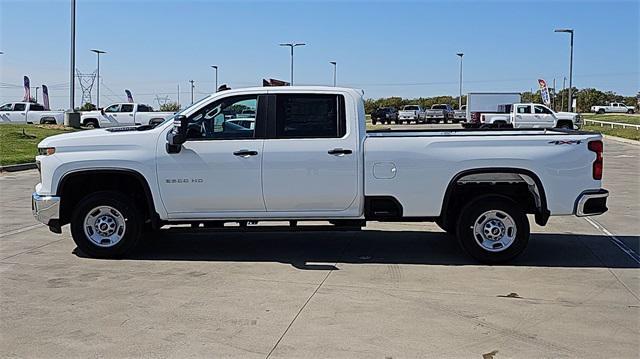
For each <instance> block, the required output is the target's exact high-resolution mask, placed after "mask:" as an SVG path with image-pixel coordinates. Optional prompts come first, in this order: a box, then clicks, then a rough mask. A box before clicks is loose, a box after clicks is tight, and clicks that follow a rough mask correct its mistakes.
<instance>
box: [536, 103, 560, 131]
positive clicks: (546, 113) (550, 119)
mask: <svg viewBox="0 0 640 359" xmlns="http://www.w3.org/2000/svg"><path fill="white" fill-rule="evenodd" d="M533 115H534V119H535V124H534V126H533V127H535V128H553V126H555V122H556V121H555V120H556V119H555V117H554V115H553V112H551V110H550V109H549V108H547V107H546V106H542V105H533Z"/></svg>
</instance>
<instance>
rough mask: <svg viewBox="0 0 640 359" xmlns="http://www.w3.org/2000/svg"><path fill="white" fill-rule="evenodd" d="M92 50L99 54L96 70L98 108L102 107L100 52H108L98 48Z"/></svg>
mask: <svg viewBox="0 0 640 359" xmlns="http://www.w3.org/2000/svg"><path fill="white" fill-rule="evenodd" d="M91 52H95V53H96V55H98V69H97V70H96V71H97V77H98V87H96V97H97V99H96V108H98V109H99V108H100V54H106V52H105V51H102V50H96V49H93V50H91Z"/></svg>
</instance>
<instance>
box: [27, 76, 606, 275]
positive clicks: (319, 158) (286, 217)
mask: <svg viewBox="0 0 640 359" xmlns="http://www.w3.org/2000/svg"><path fill="white" fill-rule="evenodd" d="M247 107H249V108H252V109H255V110H256V111H255V113H256V119H255V126H254V129H250V128H246V127H243V126H239V125H237V124H234V123H227V122H228V121H227V119H226V118H225V117H226V116H225V115H227V114H231V115H233V114H234V113H235V111H237V110H235V109H239V108H247ZM365 121H366V120H365V109H364V100H363V98H362V92H361V91H356V90H353V89H346V88H336V87H296V86H287V87H263V88H247V89H236V90H228V91H223V92H218V93H216V94H213V95H211V96H209V97H207V98H204V99H203V100H201V101H199V102H197V103H196V104H194V105H192V106H191V107H189V108H187V109H185V110H184V111H182V112H181V113H179V114H177V115H176V116H174V117H173V119H169V120H167V121H165V122H164V123H162V124H160V125H158V126H157V127H155V128H151V127H142V128H141V127H137V128H133V127H130V128H113V129H98V130H94V131H89V132H86V131H83V132H76V133H70V134H63V135H57V136H53V137H49V138H46V139H44V140H43V141H42V142H40V144H39V145H38V151H39V153H40V155H39V156H37V157H36V160H37V162H38V164H39V166H38V168H39V169H40V170H41V181H40V183H38V184H37V185H36V188H35V193H34V194H33V196H32V208H33V213H34V216H35V217H36V218H37V219H38V220H39V221H41V222H43V223H45V224H46V225H48V226H49V228H50V229H51V230H52V231H54V232H56V233H61V227H62V226H63V225H66V224H68V223H70V224H71V235H72V237H73V240H74V241H75V242H76V244H77V246H78V247H79V249H80V250H81V251H82V252H83V253H84V254H86V255H89V256H94V257H121V256H124V255H126V254H127V253H128V252H129V251H130V250H132V249H133V248H134V247H135V245H136V243H137V242H138V241H139V239H140V238H141V235H142V232H143V231H152V230H154V229H159V228H160V227H161V226H164V225H175V224H185V223H186V224H189V223H190V224H192V225H193V227H199V226H200V224H204V225H205V226H207V225H211V226H219V225H222V224H223V223H225V222H240V223H241V224H242V223H244V224H246V223H247V222H258V221H290V222H296V221H298V220H315V221H330V222H331V223H333V224H334V225H335V226H336V227H335V228H336V229H340V228H343V226H344V227H347V226H348V227H350V228H353V226H357V227H361V226H364V225H366V221H435V222H436V223H438V224H439V225H440V226H441V227H442V228H443V229H444V230H446V231H447V232H449V233H451V234H454V235H455V236H457V238H458V240H459V241H460V244H461V245H462V247H463V248H464V249H465V250H466V251H467V252H468V253H469V254H470V255H471V256H473V257H474V258H476V259H477V260H479V261H482V262H487V263H497V262H504V261H508V260H510V259H512V258H514V257H515V256H517V255H518V254H520V253H521V252H522V251H523V250H524V249H525V247H526V245H527V242H528V240H529V222H528V219H527V214H528V213H530V214H533V217H534V218H535V221H536V223H538V224H539V225H545V224H546V223H547V220H548V219H549V217H550V216H562V215H577V216H590V215H596V214H601V213H604V212H606V211H607V207H606V202H607V197H608V192H607V191H606V190H604V189H602V188H601V186H602V182H601V179H602V166H603V157H602V150H603V146H602V136H601V135H600V134H598V133H589V132H578V131H554V130H517V129H510V130H501V131H495V130H488V131H483V130H465V129H457V130H450V129H447V130H444V131H434V130H429V131H393V130H392V131H388V130H387V131H373V132H369V133H367V131H366V126H365ZM568 164H570V165H568ZM296 223H297V222H296ZM235 228H237V227H235ZM227 229H228V230H234V229H233V228H232V227H229V228H227ZM389 240H393V239H392V238H390V239H389Z"/></svg>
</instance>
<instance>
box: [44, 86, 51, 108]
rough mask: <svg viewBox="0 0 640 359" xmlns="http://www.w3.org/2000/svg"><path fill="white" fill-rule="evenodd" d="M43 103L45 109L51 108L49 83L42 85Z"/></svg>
mask: <svg viewBox="0 0 640 359" xmlns="http://www.w3.org/2000/svg"><path fill="white" fill-rule="evenodd" d="M42 105H43V106H44V109H45V110H47V111H48V110H50V108H49V89H48V88H47V85H42Z"/></svg>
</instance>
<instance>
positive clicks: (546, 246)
mask: <svg viewBox="0 0 640 359" xmlns="http://www.w3.org/2000/svg"><path fill="white" fill-rule="evenodd" d="M639 173H640V146H638V145H634V144H628V143H622V142H618V141H615V140H609V139H607V140H606V141H605V178H604V187H605V188H608V189H609V190H610V191H611V197H610V199H609V204H610V211H609V212H608V213H607V214H605V215H603V216H600V217H594V218H593V219H589V220H587V219H583V218H576V217H553V218H552V219H551V220H550V223H549V225H548V226H547V227H544V228H542V227H537V226H535V225H534V226H533V227H532V231H533V232H534V234H533V236H532V240H531V241H530V243H529V247H528V249H527V250H526V252H525V253H524V254H523V255H522V256H521V257H520V258H518V260H517V261H515V262H514V263H512V264H510V265H505V266H484V265H478V264H476V263H474V262H473V261H471V260H470V259H469V258H468V257H466V256H465V255H464V254H462V253H461V252H460V250H458V248H457V246H456V244H455V243H454V241H452V240H450V238H448V237H447V236H446V235H445V234H444V233H443V232H442V231H440V230H439V229H438V228H437V226H435V225H434V224H429V223H426V224H422V223H389V224H382V223H372V224H370V225H369V226H368V227H367V228H366V229H365V230H363V231H361V232H319V231H303V232H296V233H282V232H269V231H257V232H238V231H222V232H221V231H209V232H197V233H196V232H191V231H189V230H183V229H167V230H163V231H161V233H160V234H159V235H158V236H157V237H156V238H153V239H152V240H149V241H147V242H146V243H145V244H144V245H143V247H142V248H141V249H140V250H139V251H138V252H137V253H136V254H135V255H133V256H132V257H131V258H129V259H125V260H96V259H89V258H84V257H83V256H82V255H81V253H79V252H78V251H76V250H75V245H74V243H73V241H72V240H71V238H70V235H69V231H68V228H67V227H65V229H64V231H63V234H62V235H55V234H53V233H51V232H49V231H48V229H47V228H46V227H44V226H42V225H39V224H37V223H36V222H35V220H34V219H33V217H32V216H31V209H30V197H29V196H30V194H31V192H32V190H33V186H34V185H35V184H36V182H38V173H37V172H36V171H24V172H16V173H4V174H0V198H1V199H2V201H1V203H0V210H1V215H0V273H1V274H0V303H1V304H0V357H64V358H69V357H83V358H85V357H139V356H143V357H180V358H182V357H215V358H221V357H238V358H267V357H268V358H308V357H313V358H415V357H438V358H445V357H465V358H473V357H476V358H483V355H484V357H486V358H503V357H531V358H540V357H575V358H587V357H589V358H603V357H611V358H613V357H616V358H632V357H633V358H636V357H638V356H639V355H640V344H639V343H640V270H639V269H640V259H639V258H638V253H640V237H639V236H640V222H639V221H638V218H640V177H639V176H638V174H639Z"/></svg>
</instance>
